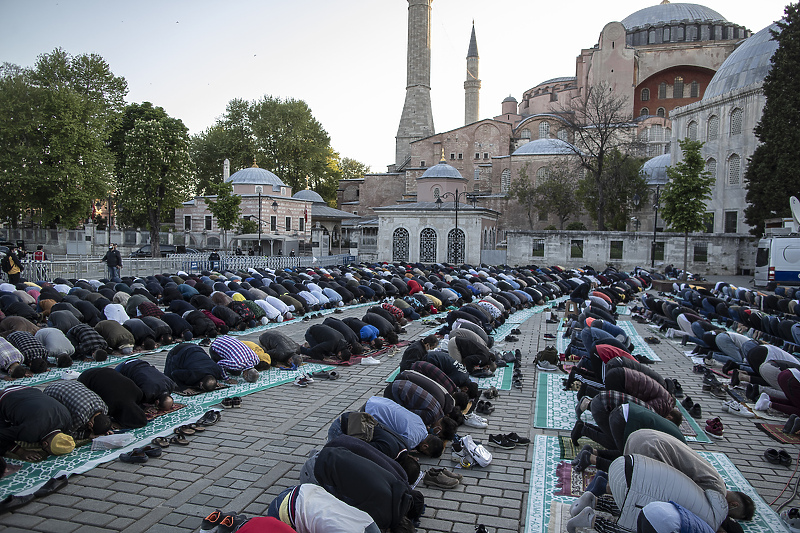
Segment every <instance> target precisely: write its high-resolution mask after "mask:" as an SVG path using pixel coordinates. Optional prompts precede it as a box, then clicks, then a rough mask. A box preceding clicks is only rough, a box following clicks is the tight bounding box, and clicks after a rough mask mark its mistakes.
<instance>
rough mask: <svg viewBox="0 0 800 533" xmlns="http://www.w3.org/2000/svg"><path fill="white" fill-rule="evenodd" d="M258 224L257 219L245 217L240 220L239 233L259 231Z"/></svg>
mask: <svg viewBox="0 0 800 533" xmlns="http://www.w3.org/2000/svg"><path fill="white" fill-rule="evenodd" d="M257 232H258V224H257V223H256V221H255V220H250V219H247V218H243V219H241V220H239V233H257Z"/></svg>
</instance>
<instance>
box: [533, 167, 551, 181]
mask: <svg viewBox="0 0 800 533" xmlns="http://www.w3.org/2000/svg"><path fill="white" fill-rule="evenodd" d="M549 177H550V169H549V168H547V167H542V168H540V169H539V170H537V171H536V182H537V183H540V182H541V181H543V180H546V179H547V178H549Z"/></svg>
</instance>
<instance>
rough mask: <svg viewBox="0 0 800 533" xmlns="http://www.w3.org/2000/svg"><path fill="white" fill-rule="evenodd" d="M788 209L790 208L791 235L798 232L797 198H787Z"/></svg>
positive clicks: (798, 209)
mask: <svg viewBox="0 0 800 533" xmlns="http://www.w3.org/2000/svg"><path fill="white" fill-rule="evenodd" d="M789 207H791V208H792V233H797V232H798V231H800V200H798V199H797V196H790V197H789Z"/></svg>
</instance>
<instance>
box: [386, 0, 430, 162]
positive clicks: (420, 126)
mask: <svg viewBox="0 0 800 533" xmlns="http://www.w3.org/2000/svg"><path fill="white" fill-rule="evenodd" d="M432 1H433V0H408V65H407V77H406V101H405V104H403V115H402V116H401V117H400V126H399V127H398V128H397V137H396V139H397V147H396V150H395V160H396V163H397V166H398V167H400V166H402V165H403V164H405V162H406V160H407V159H408V158H409V157H410V156H411V142H412V141H416V140H418V139H422V138H424V137H429V136H431V135H433V134H434V133H435V131H434V129H433V111H431V2H432Z"/></svg>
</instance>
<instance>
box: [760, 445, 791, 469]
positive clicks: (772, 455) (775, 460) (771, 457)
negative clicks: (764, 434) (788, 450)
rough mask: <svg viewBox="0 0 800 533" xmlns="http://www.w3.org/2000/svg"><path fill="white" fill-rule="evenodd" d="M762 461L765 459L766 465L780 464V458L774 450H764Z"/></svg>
mask: <svg viewBox="0 0 800 533" xmlns="http://www.w3.org/2000/svg"><path fill="white" fill-rule="evenodd" d="M786 455H789V454H786ZM764 459H766V460H767V462H768V463H772V464H774V465H777V464H780V463H781V459H780V456H779V455H778V450H776V449H775V448H767V449H766V450H764Z"/></svg>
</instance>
